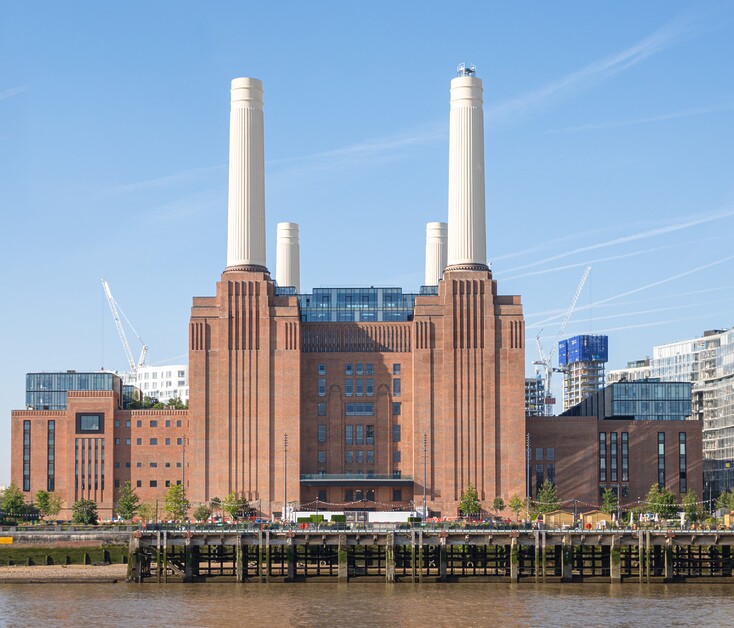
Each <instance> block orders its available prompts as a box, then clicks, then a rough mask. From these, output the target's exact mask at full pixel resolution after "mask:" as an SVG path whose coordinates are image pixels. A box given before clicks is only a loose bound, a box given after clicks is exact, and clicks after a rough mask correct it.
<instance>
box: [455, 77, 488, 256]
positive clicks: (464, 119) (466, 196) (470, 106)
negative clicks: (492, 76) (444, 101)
mask: <svg viewBox="0 0 734 628" xmlns="http://www.w3.org/2000/svg"><path fill="white" fill-rule="evenodd" d="M474 74H475V70H474V66H471V67H466V66H465V65H463V64H462V65H460V66H459V72H458V76H457V78H455V79H453V80H452V81H451V114H450V122H449V238H448V239H449V246H448V267H449V268H451V267H454V268H464V269H468V270H486V269H487V241H486V238H487V235H486V227H485V216H484V112H483V110H482V81H481V79H479V78H477V77H476V76H475V75H474Z"/></svg>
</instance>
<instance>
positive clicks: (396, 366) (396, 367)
mask: <svg viewBox="0 0 734 628" xmlns="http://www.w3.org/2000/svg"><path fill="white" fill-rule="evenodd" d="M392 374H393V375H400V365H399V364H393V365H392Z"/></svg>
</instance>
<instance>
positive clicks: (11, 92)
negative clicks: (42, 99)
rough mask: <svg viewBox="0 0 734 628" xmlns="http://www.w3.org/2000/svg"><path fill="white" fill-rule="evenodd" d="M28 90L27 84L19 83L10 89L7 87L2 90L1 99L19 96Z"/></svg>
mask: <svg viewBox="0 0 734 628" xmlns="http://www.w3.org/2000/svg"><path fill="white" fill-rule="evenodd" d="M27 91H28V86H27V85H19V86H18V87H11V88H9V89H6V90H4V91H2V92H0V100H7V99H8V98H13V96H17V95H18V94H22V93H24V92H27Z"/></svg>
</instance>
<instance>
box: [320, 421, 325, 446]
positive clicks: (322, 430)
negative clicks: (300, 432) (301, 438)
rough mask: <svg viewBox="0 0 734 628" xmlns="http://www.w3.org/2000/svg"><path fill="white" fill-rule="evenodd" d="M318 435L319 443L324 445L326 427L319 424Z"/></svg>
mask: <svg viewBox="0 0 734 628" xmlns="http://www.w3.org/2000/svg"><path fill="white" fill-rule="evenodd" d="M318 433H319V442H320V443H325V442H326V425H324V424H323V423H320V424H319V427H318Z"/></svg>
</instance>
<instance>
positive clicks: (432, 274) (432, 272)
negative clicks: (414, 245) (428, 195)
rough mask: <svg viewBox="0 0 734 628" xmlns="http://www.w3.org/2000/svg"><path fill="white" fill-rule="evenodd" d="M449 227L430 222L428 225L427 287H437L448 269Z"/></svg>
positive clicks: (443, 223) (442, 223) (441, 223)
mask: <svg viewBox="0 0 734 628" xmlns="http://www.w3.org/2000/svg"><path fill="white" fill-rule="evenodd" d="M447 239H448V225H447V224H446V223H445V222H429V223H428V224H427V225H426V282H425V284H424V285H426V286H437V285H438V282H439V281H440V279H441V275H443V269H444V268H446V242H447Z"/></svg>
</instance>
